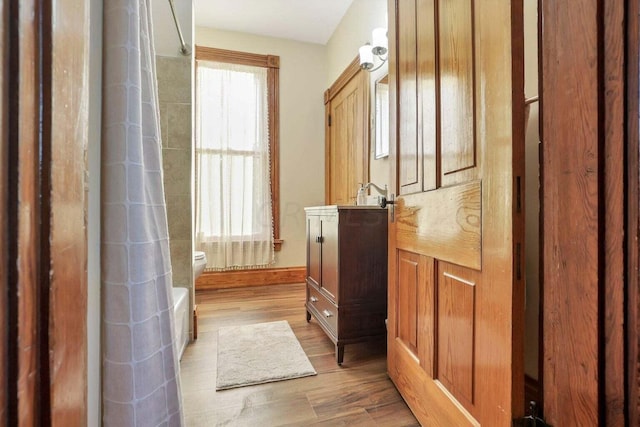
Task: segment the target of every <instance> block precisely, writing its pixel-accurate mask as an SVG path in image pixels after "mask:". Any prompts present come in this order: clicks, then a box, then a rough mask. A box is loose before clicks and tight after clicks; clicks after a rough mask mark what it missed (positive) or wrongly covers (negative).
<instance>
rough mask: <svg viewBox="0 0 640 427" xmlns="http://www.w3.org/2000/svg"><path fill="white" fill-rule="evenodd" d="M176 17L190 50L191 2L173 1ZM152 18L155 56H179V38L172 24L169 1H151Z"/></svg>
mask: <svg viewBox="0 0 640 427" xmlns="http://www.w3.org/2000/svg"><path fill="white" fill-rule="evenodd" d="M173 4H174V7H175V10H176V16H177V17H178V21H179V22H180V29H181V30H182V36H183V37H184V41H185V43H186V44H187V45H188V46H189V49H191V48H192V44H193V43H192V41H193V0H173ZM151 8H152V10H151V12H152V17H153V31H154V34H153V40H154V42H155V47H156V55H159V56H180V55H181V53H180V38H179V37H178V31H177V30H176V24H175V23H174V22H173V15H172V14H171V7H170V6H169V0H153V1H152V3H151Z"/></svg>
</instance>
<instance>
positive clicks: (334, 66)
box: [326, 0, 390, 194]
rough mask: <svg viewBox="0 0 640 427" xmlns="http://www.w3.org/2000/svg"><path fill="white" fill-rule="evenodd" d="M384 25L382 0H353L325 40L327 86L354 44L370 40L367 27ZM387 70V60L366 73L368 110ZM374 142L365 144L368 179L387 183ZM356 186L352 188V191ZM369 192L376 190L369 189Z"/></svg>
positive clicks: (350, 57) (349, 57)
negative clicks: (368, 154)
mask: <svg viewBox="0 0 640 427" xmlns="http://www.w3.org/2000/svg"><path fill="white" fill-rule="evenodd" d="M378 27H383V28H388V27H387V1H386V0H354V2H353V3H352V4H351V7H349V10H347V13H346V14H345V16H344V17H343V18H342V21H340V24H339V25H338V27H337V28H336V30H335V31H334V33H333V35H332V36H331V38H330V39H329V42H328V43H327V63H328V65H329V70H328V71H329V73H328V75H327V84H326V86H327V88H328V87H329V86H331V85H332V84H333V82H334V81H335V80H336V79H337V78H338V77H339V76H340V74H341V73H342V72H343V71H344V69H345V68H346V67H347V66H348V65H349V64H350V63H351V61H353V58H355V57H356V56H357V55H358V48H360V46H362V45H363V44H365V43H367V42H369V43H370V42H371V31H373V29H374V28H378ZM387 72H388V66H387V64H384V66H382V67H381V68H380V69H379V70H376V71H374V72H372V73H371V75H370V77H371V80H370V87H371V93H370V99H371V107H370V111H372V112H374V111H375V92H374V90H375V82H376V80H378V79H379V78H380V77H383V76H384V75H385V74H386V73H387ZM374 131H375V127H374V126H373V123H372V128H371V129H370V134H371V135H374ZM374 151H375V144H374V143H373V140H371V143H370V145H369V152H370V156H369V181H370V182H373V183H375V184H377V185H379V186H381V187H383V186H384V185H385V184H386V185H389V173H390V166H389V161H388V158H386V157H385V158H382V159H377V160H376V159H375V157H374ZM356 190H357V189H354V190H353V191H354V194H355V191H356ZM371 194H377V193H376V192H375V191H373V192H372V193H371Z"/></svg>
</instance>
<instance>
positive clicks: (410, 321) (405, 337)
mask: <svg viewBox="0 0 640 427" xmlns="http://www.w3.org/2000/svg"><path fill="white" fill-rule="evenodd" d="M419 260H420V256H419V255H417V254H413V253H410V252H405V251H399V253H398V275H399V279H398V280H399V282H400V283H402V286H398V289H397V292H396V294H397V295H396V298H395V306H396V312H397V313H398V315H397V316H396V319H397V321H396V322H395V328H394V331H395V338H396V339H397V340H400V341H401V342H402V343H403V344H404V345H405V346H406V347H407V349H408V350H409V351H410V352H411V353H412V354H414V355H415V356H416V358H418V306H419V305H420V303H421V300H420V299H419V298H418V287H419V284H420V283H421V282H420V278H421V277H420V268H419ZM420 340H422V337H420Z"/></svg>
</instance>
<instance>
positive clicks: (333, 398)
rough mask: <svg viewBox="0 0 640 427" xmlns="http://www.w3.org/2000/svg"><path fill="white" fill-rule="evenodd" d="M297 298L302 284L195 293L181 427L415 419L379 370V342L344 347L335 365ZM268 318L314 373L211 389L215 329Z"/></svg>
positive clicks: (329, 346) (382, 363) (382, 359)
mask: <svg viewBox="0 0 640 427" xmlns="http://www.w3.org/2000/svg"><path fill="white" fill-rule="evenodd" d="M304 301H305V289H304V285H303V284H293V285H275V286H261V287H254V288H236V289H220V290H207V291H197V292H196V303H197V304H198V339H197V340H196V341H195V342H193V343H191V344H189V346H188V347H187V349H186V350H185V352H184V355H183V358H182V361H181V381H182V396H183V404H184V412H185V421H186V425H187V426H188V427H200V426H206V427H209V426H260V427H267V426H359V425H361V426H394V427H396V426H418V425H419V423H418V422H417V421H416V419H415V418H414V417H413V415H412V414H411V411H410V410H409V408H408V407H407V405H406V404H405V402H404V401H403V400H402V398H401V397H400V395H399V394H398V391H397V390H396V389H395V387H394V386H393V383H392V382H391V380H389V377H388V376H387V373H386V350H385V343H384V341H380V342H371V343H362V344H353V345H347V346H346V347H345V355H344V362H343V364H342V367H340V366H338V365H337V364H336V362H335V355H334V346H333V343H332V342H331V341H330V340H329V338H327V336H326V335H325V334H324V332H322V330H321V329H320V327H319V326H318V324H317V323H315V322H314V321H313V320H312V321H311V322H310V323H307V322H306V311H305V309H304ZM275 320H287V321H288V322H289V324H290V325H291V328H292V329H293V331H294V333H295V335H296V337H297V338H298V340H299V341H300V344H301V345H302V347H303V348H304V350H305V352H306V353H307V356H308V357H309V360H310V361H311V364H312V365H313V366H314V368H315V369H316V371H317V372H318V375H317V376H313V377H306V378H299V379H293V380H288V381H281V382H275V383H268V384H260V385H255V386H248V387H240V388H236V389H230V390H223V391H219V392H216V390H215V383H216V359H217V355H216V353H217V352H216V342H217V330H218V328H219V327H221V326H231V325H245V324H252V323H260V322H270V321H275Z"/></svg>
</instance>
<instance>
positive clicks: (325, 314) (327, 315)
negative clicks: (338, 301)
mask: <svg viewBox="0 0 640 427" xmlns="http://www.w3.org/2000/svg"><path fill="white" fill-rule="evenodd" d="M322 314H324V317H331V316H333V313H332V312H330V311H329V310H322Z"/></svg>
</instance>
